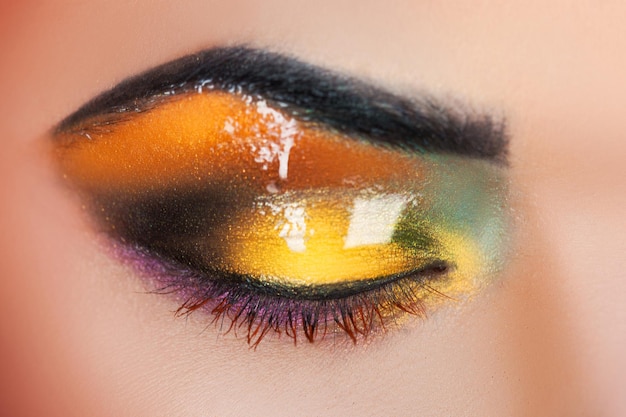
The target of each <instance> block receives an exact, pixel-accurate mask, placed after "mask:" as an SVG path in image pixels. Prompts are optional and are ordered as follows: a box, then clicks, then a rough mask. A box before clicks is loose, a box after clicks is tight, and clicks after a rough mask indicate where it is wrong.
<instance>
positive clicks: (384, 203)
mask: <svg viewBox="0 0 626 417" xmlns="http://www.w3.org/2000/svg"><path fill="white" fill-rule="evenodd" d="M406 204H407V200H406V197H404V196H402V195H398V194H391V195H384V196H379V197H373V198H369V199H366V198H357V199H355V200H354V207H353V208H352V215H351V217H350V225H349V226H348V234H347V235H346V240H345V242H344V245H343V247H344V249H350V248H354V247H357V246H365V245H382V244H386V243H389V242H390V241H391V238H392V236H393V232H394V230H395V227H396V224H397V223H398V220H399V219H400V215H401V214H402V211H403V210H404V208H405V207H406Z"/></svg>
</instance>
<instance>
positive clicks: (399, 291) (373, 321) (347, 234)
mask: <svg viewBox="0 0 626 417" xmlns="http://www.w3.org/2000/svg"><path fill="white" fill-rule="evenodd" d="M53 145H54V156H55V159H56V161H57V162H58V165H59V169H60V171H61V172H62V174H63V176H64V178H65V179H66V180H67V183H68V185H69V186H70V187H71V188H72V189H74V190H75V191H76V192H77V193H78V194H79V196H80V197H81V198H82V199H83V200H84V202H85V206H86V207H87V210H88V213H89V214H90V216H91V218H92V219H93V223H94V225H95V226H96V227H97V230H100V231H102V232H104V234H105V235H106V236H107V237H108V240H109V241H110V242H111V246H112V247H115V248H116V253H117V254H120V255H121V259H123V260H129V261H131V262H132V263H133V265H134V266H135V267H136V268H137V270H138V271H141V272H142V273H143V275H146V276H147V278H149V279H150V280H152V281H153V282H155V284H154V285H156V287H157V288H159V289H163V290H168V291H170V292H174V293H176V294H178V296H179V297H181V298H182V306H181V309H180V310H179V312H185V311H187V312H190V311H195V310H203V311H205V312H207V313H208V314H209V315H211V316H212V317H213V319H214V320H215V322H216V323H219V324H220V325H221V326H223V325H224V319H226V318H228V319H229V320H230V324H229V325H227V326H226V328H225V329H224V328H223V329H222V330H229V329H231V330H232V329H239V332H241V331H243V334H244V335H245V337H246V338H247V340H248V342H249V343H250V344H252V345H255V346H256V345H257V344H258V343H259V342H260V341H261V340H262V339H263V338H264V337H265V336H266V335H268V334H274V335H286V336H288V337H290V338H292V339H293V340H294V341H295V340H298V338H299V337H300V338H304V339H305V340H309V341H311V342H313V341H315V340H317V339H320V338H324V337H325V336H326V335H327V334H329V333H330V334H334V335H335V336H336V335H337V334H345V335H347V336H348V337H349V338H350V339H351V340H353V341H354V342H356V341H358V340H359V338H365V337H368V336H369V335H370V334H372V333H374V332H378V331H382V330H384V329H387V328H389V327H390V326H391V325H392V324H393V323H398V320H397V319H398V318H399V317H400V316H401V315H406V314H408V315H411V314H412V315H417V316H423V315H424V314H425V312H426V311H428V310H429V309H431V308H434V307H435V306H437V305H440V304H441V303H442V301H443V300H445V299H446V298H451V297H455V298H459V297H465V296H468V295H471V294H473V293H475V292H476V291H477V290H478V289H480V288H481V287H482V286H483V285H484V284H485V283H487V282H488V281H489V280H491V279H492V278H493V277H494V275H495V273H496V272H497V270H498V269H499V267H500V265H501V264H502V262H503V257H504V252H505V250H504V247H505V241H506V234H507V220H506V214H505V213H506V210H504V208H505V203H506V175H505V174H506V163H505V162H506V152H507V141H506V137H505V135H504V129H503V128H502V125H501V124H500V123H495V122H494V121H493V120H492V118H491V117H489V116H486V115H475V114H471V115H470V114H463V113H461V112H460V111H458V110H455V111H453V110H450V109H445V107H442V106H440V105H436V104H434V102H433V101H432V100H421V101H419V102H417V101H414V100H408V99H405V98H401V97H398V96H396V95H393V94H391V93H388V92H386V91H384V90H381V89H378V88H376V87H373V86H371V85H368V84H366V83H364V82H362V81H358V80H355V79H352V78H349V77H345V76H340V75H337V74H335V73H332V72H330V71H327V70H323V69H320V68H318V67H314V66H311V65H308V64H305V63H302V62H300V61H298V60H295V59H293V58H289V57H285V56H282V55H278V54H274V53H269V52H264V51H259V50H254V49H247V48H241V47H240V48H218V49H211V50H207V51H204V52H201V53H198V54H195V55H191V56H188V57H185V58H182V59H179V60H177V61H173V62H170V63H168V64H165V65H163V66H161V67H158V68H155V69H153V70H150V71H148V72H147V73H144V74H141V75H139V76H136V77H133V78H131V79H128V80H126V81H124V82H122V83H121V84H119V85H118V86H117V87H115V88H114V89H112V90H111V91H108V92H106V93H104V94H102V95H101V96H99V97H96V98H95V99H94V100H92V101H91V102H89V103H87V104H86V105H85V106H83V107H82V108H81V109H79V110H78V111H77V112H76V113H74V114H72V115H70V116H69V117H68V118H67V119H65V120H64V121H62V122H61V123H60V124H59V126H58V128H57V129H56V130H55V132H54V134H53ZM444 295H445V296H444ZM241 329H243V330H241ZM333 339H336V338H333Z"/></svg>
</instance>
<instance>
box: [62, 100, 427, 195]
mask: <svg viewBox="0 0 626 417" xmlns="http://www.w3.org/2000/svg"><path fill="white" fill-rule="evenodd" d="M118 119H119V120H115V121H113V122H112V123H111V122H110V121H108V120H107V122H106V123H100V124H99V123H98V120H97V119H96V120H90V121H89V123H84V124H83V125H79V126H75V127H73V128H72V129H71V130H69V131H65V132H61V133H59V134H57V135H56V138H55V139H56V141H57V143H58V146H57V147H56V154H57V160H58V161H59V163H60V166H61V170H62V172H63V173H64V175H65V176H66V177H68V178H70V179H71V181H72V183H73V184H74V185H77V186H78V187H79V188H83V189H89V190H98V189H106V188H111V187H115V188H117V189H120V190H128V191H132V190H142V189H145V188H147V187H149V188H152V189H155V188H162V189H165V188H171V187H172V186H189V185H194V184H204V183H206V182H216V181H219V182H232V181H235V182H240V183H242V184H246V186H248V185H250V184H252V185H253V186H256V189H263V188H266V187H269V188H270V189H271V188H272V187H274V188H276V187H279V186H280V187H281V189H282V190H288V189H301V188H307V187H320V186H325V187H328V186H333V185H334V186H345V184H346V182H350V181H352V183H359V184H361V185H367V184H374V183H377V182H379V181H393V180H406V179H407V178H406V175H407V173H410V176H411V177H412V178H413V179H415V180H419V179H420V178H421V177H422V176H423V175H422V174H423V173H422V172H421V170H420V168H419V166H418V165H417V164H416V162H415V160H412V159H410V158H408V157H406V156H405V155H403V154H402V153H399V152H393V151H389V150H385V149H381V148H376V147H374V146H372V145H369V144H366V143H360V142H358V141H356V140H354V139H350V138H346V137H343V136H341V135H339V134H337V133H333V132H329V131H326V130H323V129H318V128H316V127H315V126H310V125H306V124H303V123H301V122H300V121H297V120H296V119H294V118H292V117H290V116H289V115H287V114H285V113H283V112H281V111H279V110H276V109H274V108H272V107H271V106H270V105H269V104H267V103H266V102H265V101H263V100H252V99H251V98H249V97H244V96H238V95H233V94H227V93H222V92H215V93H210V94H187V95H182V96H180V97H176V98H172V99H169V100H167V101H165V102H163V103H160V104H158V105H157V106H155V108H152V109H149V110H146V111H144V112H141V113H136V114H130V115H128V116H126V115H122V116H120V117H119V118H118ZM338 158H340V159H341V161H342V163H340V164H338V163H337V159H338Z"/></svg>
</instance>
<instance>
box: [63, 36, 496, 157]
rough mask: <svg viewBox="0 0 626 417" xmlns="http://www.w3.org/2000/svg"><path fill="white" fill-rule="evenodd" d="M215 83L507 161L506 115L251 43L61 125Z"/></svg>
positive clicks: (405, 139)
mask: <svg viewBox="0 0 626 417" xmlns="http://www.w3.org/2000/svg"><path fill="white" fill-rule="evenodd" d="M204 86H206V87H207V88H208V87H209V86H210V87H212V88H216V89H218V90H223V91H233V92H234V91H236V92H241V93H245V94H249V95H257V96H260V97H262V98H264V99H266V100H269V101H270V102H273V103H275V104H279V105H281V106H284V108H283V110H284V111H287V112H289V113H290V114H291V115H292V116H294V117H296V118H298V119H300V120H304V121H311V122H315V123H320V124H323V125H325V126H327V127H330V128H332V129H335V130H336V131H338V132H341V133H344V134H347V135H351V136H356V137H362V138H366V139H369V140H371V141H373V142H378V143H382V144H387V145H391V146H394V147H399V148H403V149H411V150H415V151H425V152H438V153H448V154H457V155H462V156H467V157H473V158H481V159H488V160H492V161H495V162H500V163H505V162H506V158H507V150H508V138H507V135H506V133H505V127H504V123H503V122H501V121H496V120H495V119H494V118H493V117H492V116H490V115H488V114H474V113H471V114H467V113H464V112H462V111H459V110H456V109H450V108H446V107H445V106H443V105H441V104H438V103H436V102H435V101H434V100H432V99H430V98H421V99H419V100H411V99H409V98H405V97H401V96H398V95H395V94H392V93H390V92H389V91H387V90H384V89H382V88H379V87H376V86H374V85H371V84H369V83H366V82H364V81H362V80H359V79H357V78H354V77H349V76H345V75H342V74H338V73H335V72H333V71H330V70H327V69H324V68H321V67H318V66H314V65H311V64H308V63H305V62H302V61H300V60H298V59H296V58H292V57H289V56H285V55H281V54H277V53H274V52H269V51H265V50H259V49H252V48H248V47H242V46H239V47H227V48H214V49H208V50H204V51H201V52H198V53H196V54H192V55H188V56H185V57H183V58H180V59H177V60H174V61H171V62H169V63H166V64H163V65H160V66H158V67H156V68H153V69H151V70H148V71H146V72H144V73H142V74H139V75H137V76H134V77H131V78H128V79H126V80H124V81H122V82H121V83H119V84H118V85H117V86H115V87H113V88H112V89H111V90H109V91H106V92H104V93H102V94H101V95H99V96H97V97H96V98H94V99H93V100H91V101H89V102H88V103H86V104H85V105H84V106H82V107H81V108H80V109H78V110H77V111H76V112H75V113H73V114H71V115H70V116H69V117H67V118H66V119H65V120H63V121H62V122H61V123H60V124H59V126H58V127H57V131H63V130H66V129H70V128H71V127H72V126H74V125H77V124H80V123H81V122H82V121H85V120H86V119H89V118H91V117H95V116H100V115H107V114H112V113H114V114H115V113H117V114H124V113H126V112H134V111H142V110H144V109H147V108H149V105H150V103H151V101H154V98H155V97H167V96H169V95H175V94H177V93H180V92H185V91H191V90H198V91H200V90H201V89H202V88H203V87H204Z"/></svg>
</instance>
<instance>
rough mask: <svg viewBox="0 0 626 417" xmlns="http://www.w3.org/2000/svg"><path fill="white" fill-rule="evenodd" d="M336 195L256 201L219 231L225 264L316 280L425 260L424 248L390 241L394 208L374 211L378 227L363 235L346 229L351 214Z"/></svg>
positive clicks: (271, 276)
mask: <svg viewBox="0 0 626 417" xmlns="http://www.w3.org/2000/svg"><path fill="white" fill-rule="evenodd" d="M337 200H338V199H333V198H329V199H328V200H326V201H321V202H311V201H310V200H308V201H307V200H304V201H302V202H300V203H291V204H290V203H287V204H284V205H282V206H275V207H261V208H259V209H257V210H255V211H253V212H250V213H246V214H245V215H243V216H240V217H237V218H236V219H235V221H234V222H233V226H232V227H230V229H229V230H228V231H225V232H224V233H223V234H224V236H226V237H227V239H226V240H225V249H224V259H223V261H222V262H223V267H224V269H225V270H228V271H232V272H236V273H239V274H245V275H250V276H255V277H260V279H262V280H264V281H276V282H281V283H283V284H288V285H319V284H335V283H342V282H349V281H361V280H368V279H376V278H381V277H388V276H393V275H395V274H398V273H401V272H403V271H411V270H415V269H417V268H419V267H422V266H424V265H425V261H426V259H425V257H424V254H421V256H420V254H418V253H415V251H409V250H406V249H403V248H402V247H401V246H400V245H398V244H397V243H394V242H393V241H392V235H393V231H394V228H395V226H396V222H397V221H398V219H399V217H400V212H399V211H397V210H393V209H392V210H393V211H394V212H395V213H391V215H392V216H391V217H389V216H384V215H383V216H382V218H381V216H379V218H378V223H376V224H374V223H375V222H376V220H377V219H376V218H368V219H367V220H368V221H369V222H370V226H371V227H372V228H377V229H378V230H382V232H380V233H379V236H372V235H371V234H370V235H363V233H362V231H357V230H351V222H354V221H355V218H354V217H355V216H354V211H352V212H351V211H350V209H349V208H350V206H349V203H348V202H347V201H337ZM357 221H358V220H357ZM381 222H383V224H381ZM235 225H236V226H235ZM353 227H354V226H353ZM234 231H236V232H235V233H233V232H234Z"/></svg>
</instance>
